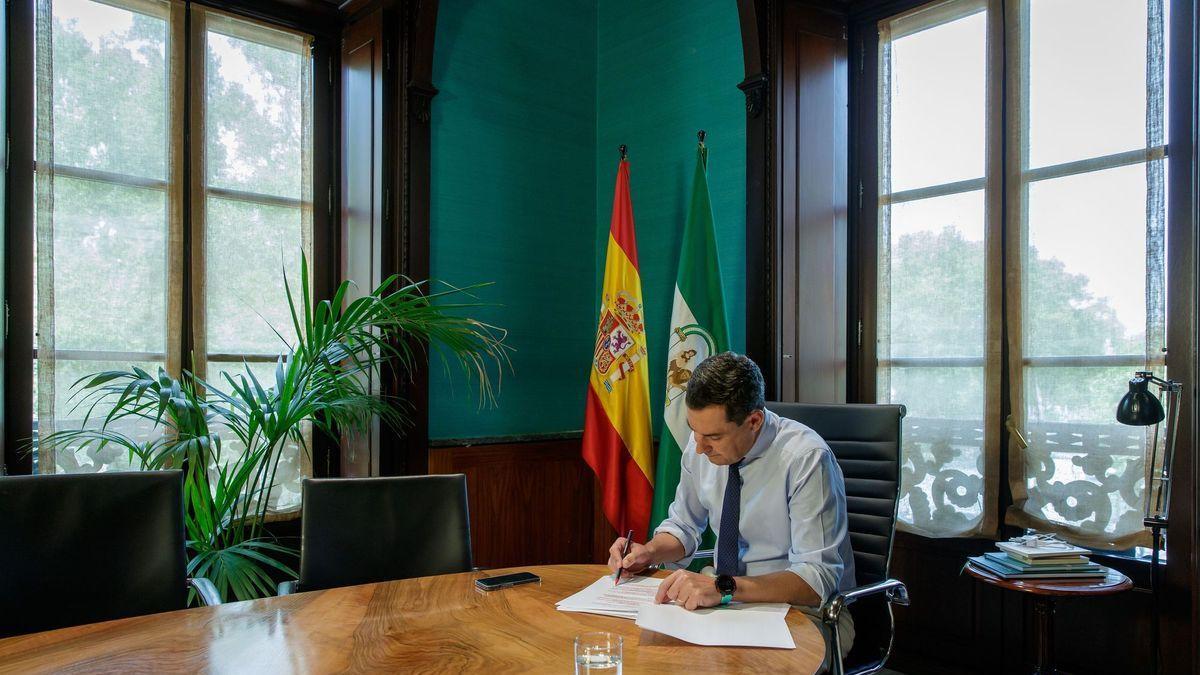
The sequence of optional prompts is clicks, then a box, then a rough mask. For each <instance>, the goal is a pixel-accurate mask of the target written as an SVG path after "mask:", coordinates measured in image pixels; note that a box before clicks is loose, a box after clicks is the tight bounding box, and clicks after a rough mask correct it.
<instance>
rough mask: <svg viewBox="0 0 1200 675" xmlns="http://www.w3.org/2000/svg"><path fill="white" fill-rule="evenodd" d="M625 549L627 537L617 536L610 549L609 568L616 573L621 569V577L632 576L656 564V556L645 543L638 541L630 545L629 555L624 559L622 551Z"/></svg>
mask: <svg viewBox="0 0 1200 675" xmlns="http://www.w3.org/2000/svg"><path fill="white" fill-rule="evenodd" d="M624 550H625V537H617V540H616V541H614V542H613V545H612V546H611V547H610V548H609V549H608V569H610V570H612V571H613V573H616V572H617V570H622V571H621V578H626V577H631V576H633V575H635V574H637V573H638V572H641V571H642V570H644V569H646V568H647V567H649V566H651V565H653V564H654V556H652V555H651V554H650V549H649V548H647V547H646V546H645V545H644V544H639V543H637V542H636V541H635V542H633V543H632V544H630V546H629V555H626V556H625V557H624V558H623V559H622V558H621V553H622V552H623V551H624Z"/></svg>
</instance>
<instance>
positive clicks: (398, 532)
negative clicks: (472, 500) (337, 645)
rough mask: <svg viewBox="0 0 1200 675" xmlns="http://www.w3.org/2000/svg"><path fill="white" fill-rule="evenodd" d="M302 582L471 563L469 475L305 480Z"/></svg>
mask: <svg viewBox="0 0 1200 675" xmlns="http://www.w3.org/2000/svg"><path fill="white" fill-rule="evenodd" d="M303 493H304V507H303V509H304V517H303V525H302V526H301V527H302V530H303V532H302V536H303V539H302V540H301V545H300V546H301V548H300V590H302V591H312V590H317V589H321V588H333V587H336V586H351V585H354V584H366V583H371V582H376V581H389V580H392V579H407V578H411V577H423V576H429V575H432V574H449V573H452V572H468V571H470V570H471V566H472V564H471V527H470V521H469V515H468V512H467V477H466V476H464V475H462V474H455V475H439V476H402V477H394V478H391V477H389V478H318V479H309V480H306V481H304V486H303Z"/></svg>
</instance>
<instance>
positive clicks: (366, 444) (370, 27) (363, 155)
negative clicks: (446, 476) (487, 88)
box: [331, 10, 384, 476]
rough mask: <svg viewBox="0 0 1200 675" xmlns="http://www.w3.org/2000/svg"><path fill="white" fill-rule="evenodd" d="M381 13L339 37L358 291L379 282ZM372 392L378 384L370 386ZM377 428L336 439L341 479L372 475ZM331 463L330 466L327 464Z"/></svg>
mask: <svg viewBox="0 0 1200 675" xmlns="http://www.w3.org/2000/svg"><path fill="white" fill-rule="evenodd" d="M383 58H384V55H383V11H382V10H376V11H375V12H372V13H371V14H369V15H367V16H365V17H363V18H362V19H359V20H358V21H355V22H354V23H352V24H350V25H349V26H348V27H347V28H346V31H345V33H344V34H343V37H342V172H341V176H342V183H341V191H340V192H341V205H342V213H341V223H342V232H341V242H340V247H339V248H340V252H341V255H340V256H339V257H340V262H339V265H338V267H339V270H340V275H341V278H342V279H351V280H353V281H354V282H356V283H357V284H358V288H359V289H360V291H361V289H373V288H376V287H377V286H378V285H379V284H380V282H381V281H382V264H383V263H382V248H383V246H382V238H383V142H384V141H383V65H384V62H383ZM375 386H376V387H378V383H376V384H375ZM378 426H379V424H378V422H375V423H373V424H372V427H373V428H372V429H371V432H370V433H369V434H366V435H357V436H356V437H354V438H345V437H344V438H343V439H342V443H341V446H342V448H343V449H342V450H341V455H340V462H338V463H336V464H334V465H335V466H340V469H341V475H343V476H368V475H377V474H378V467H379V429H378ZM331 463H333V462H332V461H331Z"/></svg>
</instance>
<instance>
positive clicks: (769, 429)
mask: <svg viewBox="0 0 1200 675" xmlns="http://www.w3.org/2000/svg"><path fill="white" fill-rule="evenodd" d="M778 433H779V415H776V414H775V413H773V412H771V411H770V410H766V409H763V425H762V428H761V429H759V430H758V438H756V439H755V440H754V445H752V446H750V452H747V453H746V456H745V457H744V458H742V462H743V463H744V464H749V463H750V462H753V461H754V460H756V459H758V458H759V457H762V455H763V453H765V452H766V451H767V449H768V448H770V447H771V444H772V443H774V442H775V435H776V434H778Z"/></svg>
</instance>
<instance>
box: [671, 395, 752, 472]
mask: <svg viewBox="0 0 1200 675" xmlns="http://www.w3.org/2000/svg"><path fill="white" fill-rule="evenodd" d="M687 419H688V426H690V427H691V428H692V435H693V436H695V437H696V453H697V454H700V455H704V456H705V457H708V461H710V462H712V463H713V464H716V465H718V466H723V465H726V464H736V463H737V462H738V460H740V459H741V458H743V457H745V456H746V453H748V452H750V448H751V447H753V446H754V441H755V439H757V438H758V431H759V429H761V428H762V424H763V412H762V411H761V410H755V411H754V412H752V413H750V414H749V415H747V416H746V419H745V421H743V422H742V423H741V424H734V423H733V422H730V421H729V420H728V419H726V417H725V406H723V405H710V406H708V407H707V408H701V409H699V410H693V409H692V408H688V409H687Z"/></svg>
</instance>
